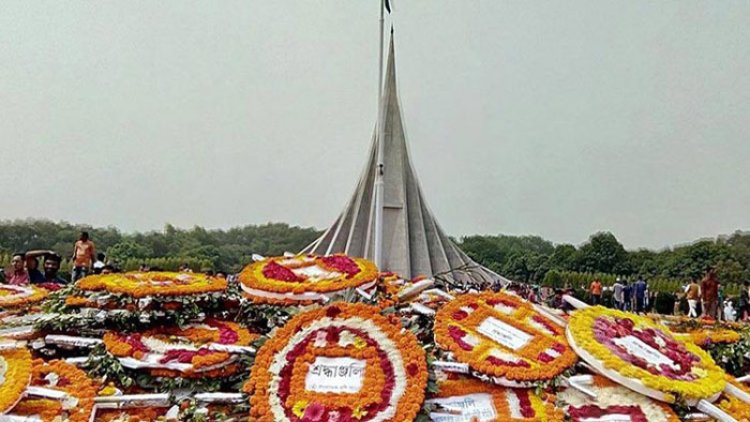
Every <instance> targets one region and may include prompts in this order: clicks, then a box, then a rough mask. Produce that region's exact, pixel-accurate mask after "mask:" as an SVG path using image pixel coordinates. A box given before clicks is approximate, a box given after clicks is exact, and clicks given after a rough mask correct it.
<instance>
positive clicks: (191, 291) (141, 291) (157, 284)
mask: <svg viewBox="0 0 750 422" xmlns="http://www.w3.org/2000/svg"><path fill="white" fill-rule="evenodd" d="M76 286H77V287H78V288H79V289H81V290H87V291H99V290H106V291H108V292H109V293H118V294H125V295H128V296H132V297H134V298H143V297H146V296H185V295H199V294H206V293H216V292H222V291H224V290H226V288H227V281H226V280H224V279H221V278H215V277H209V276H207V275H204V274H197V273H170V272H129V273H122V274H101V275H92V276H88V277H84V278H82V279H81V280H79V281H78V282H77V283H76Z"/></svg>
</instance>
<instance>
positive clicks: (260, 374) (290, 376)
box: [243, 302, 428, 422]
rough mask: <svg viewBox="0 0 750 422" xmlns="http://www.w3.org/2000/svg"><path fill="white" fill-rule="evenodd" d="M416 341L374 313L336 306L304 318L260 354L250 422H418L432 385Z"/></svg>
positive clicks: (251, 383) (393, 320) (250, 385)
mask: <svg viewBox="0 0 750 422" xmlns="http://www.w3.org/2000/svg"><path fill="white" fill-rule="evenodd" d="M427 376H428V373H427V363H426V361H425V353H424V350H423V349H422V347H421V345H420V344H419V342H418V340H417V338H416V336H415V335H414V334H412V333H411V332H410V331H407V330H404V329H402V328H401V324H400V322H399V320H398V318H397V317H395V316H391V317H385V316H383V315H381V314H380V310H379V309H378V308H377V307H375V306H370V305H364V304H347V303H341V302H337V303H335V304H332V305H329V306H327V307H325V308H320V309H316V310H312V311H307V312H304V313H301V314H299V315H297V316H295V317H294V318H292V319H291V320H289V322H288V323H287V324H286V325H284V326H283V327H282V328H280V329H279V330H277V331H276V333H275V334H274V335H273V337H272V338H271V339H269V340H268V341H267V342H266V343H265V344H264V345H263V346H262V347H261V348H260V350H258V354H257V356H256V358H255V364H254V365H253V369H252V371H251V375H250V379H249V380H248V382H247V383H246V384H245V386H244V388H243V390H244V391H245V392H247V393H248V394H249V395H250V420H252V421H256V422H285V421H286V422H288V421H292V422H299V421H305V422H307V421H321V422H322V421H341V422H344V421H348V422H359V421H361V422H365V421H373V422H375V421H394V422H402V421H411V420H413V419H414V418H415V417H416V415H417V413H418V412H419V410H420V408H421V406H422V400H423V399H424V390H425V387H426V385H427Z"/></svg>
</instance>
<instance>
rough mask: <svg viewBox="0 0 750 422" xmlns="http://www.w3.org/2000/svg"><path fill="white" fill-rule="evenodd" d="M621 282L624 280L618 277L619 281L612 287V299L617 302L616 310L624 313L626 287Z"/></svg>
mask: <svg viewBox="0 0 750 422" xmlns="http://www.w3.org/2000/svg"><path fill="white" fill-rule="evenodd" d="M621 281H622V279H621V278H620V277H617V280H615V284H614V285H613V286H612V298H613V299H614V301H615V309H618V310H620V311H623V310H625V306H624V305H625V304H624V300H623V289H624V287H625V286H623V285H622V282H621Z"/></svg>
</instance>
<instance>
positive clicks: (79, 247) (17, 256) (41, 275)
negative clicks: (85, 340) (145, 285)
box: [2, 232, 227, 290]
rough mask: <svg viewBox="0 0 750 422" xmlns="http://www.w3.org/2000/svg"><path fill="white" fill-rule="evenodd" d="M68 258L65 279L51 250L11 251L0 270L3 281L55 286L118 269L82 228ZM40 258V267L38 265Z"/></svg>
mask: <svg viewBox="0 0 750 422" xmlns="http://www.w3.org/2000/svg"><path fill="white" fill-rule="evenodd" d="M70 261H71V269H70V270H71V271H70V275H71V277H70V278H71V279H70V280H67V279H65V278H64V277H63V276H61V275H60V266H61V264H62V262H63V259H62V257H61V256H60V255H59V254H58V253H56V252H55V251H52V250H34V251H27V252H15V253H13V255H12V256H11V263H10V266H9V268H6V269H4V270H2V271H3V276H4V283H5V284H11V285H17V286H25V285H29V284H33V285H37V286H39V287H44V288H46V289H48V290H58V289H60V288H61V287H62V286H64V285H66V284H68V283H69V282H75V281H77V280H79V279H81V278H83V277H86V276H87V275H90V274H109V273H116V272H120V269H119V268H117V267H116V266H115V265H113V264H112V263H110V262H108V261H107V257H106V255H105V254H103V253H101V252H99V253H97V252H96V246H95V245H94V242H93V241H92V240H91V238H90V236H89V234H88V232H82V233H81V235H80V237H79V238H78V240H77V241H76V242H75V244H74V245H73V254H72V255H71V257H70ZM40 262H41V265H42V267H41V268H42V269H41V270H40V269H39V268H40V267H39V266H40ZM139 271H163V269H161V268H156V267H154V268H151V267H149V266H148V265H146V264H145V263H144V264H141V266H140V267H139ZM178 271H180V272H192V271H193V270H192V269H191V268H190V267H189V266H188V265H187V264H182V265H181V266H180V268H179V270H178ZM204 272H205V273H206V274H208V275H209V276H215V277H220V278H227V273H226V272H224V271H217V272H216V273H214V271H213V270H205V271H204Z"/></svg>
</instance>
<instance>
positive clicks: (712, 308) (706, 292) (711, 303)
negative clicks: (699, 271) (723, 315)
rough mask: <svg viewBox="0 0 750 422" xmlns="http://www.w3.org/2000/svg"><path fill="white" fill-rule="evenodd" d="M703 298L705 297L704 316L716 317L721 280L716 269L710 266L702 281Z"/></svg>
mask: <svg viewBox="0 0 750 422" xmlns="http://www.w3.org/2000/svg"><path fill="white" fill-rule="evenodd" d="M701 299H703V316H704V317H708V318H711V319H716V317H717V316H718V314H717V310H718V306H719V280H718V278H717V276H716V270H715V269H713V268H709V269H708V270H707V271H706V276H705V277H703V281H701Z"/></svg>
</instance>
